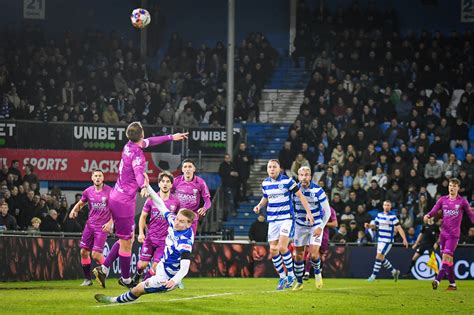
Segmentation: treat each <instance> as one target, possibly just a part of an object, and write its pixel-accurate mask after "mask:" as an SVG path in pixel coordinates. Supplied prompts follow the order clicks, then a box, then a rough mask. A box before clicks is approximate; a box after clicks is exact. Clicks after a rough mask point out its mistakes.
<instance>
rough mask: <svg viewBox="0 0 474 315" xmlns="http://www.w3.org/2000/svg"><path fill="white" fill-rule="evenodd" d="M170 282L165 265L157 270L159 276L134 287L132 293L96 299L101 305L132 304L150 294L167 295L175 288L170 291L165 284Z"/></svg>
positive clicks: (97, 296)
mask: <svg viewBox="0 0 474 315" xmlns="http://www.w3.org/2000/svg"><path fill="white" fill-rule="evenodd" d="M167 280H169V277H168V276H167V275H166V273H165V272H164V268H163V265H161V268H160V267H158V268H157V274H156V275H154V276H153V277H151V278H150V279H148V280H146V281H143V282H140V283H139V284H138V285H136V286H135V287H133V288H132V289H131V290H130V291H128V292H125V293H123V294H121V295H119V296H115V297H112V296H105V295H103V294H96V295H95V296H94V298H95V299H96V301H97V302H100V303H106V304H109V303H130V302H133V301H135V300H137V299H138V298H139V297H140V296H142V295H144V294H149V293H165V292H168V291H171V290H173V289H174V288H171V289H168V288H166V287H165V285H164V283H165V282H166V281H167Z"/></svg>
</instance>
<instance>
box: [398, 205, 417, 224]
mask: <svg viewBox="0 0 474 315" xmlns="http://www.w3.org/2000/svg"><path fill="white" fill-rule="evenodd" d="M398 218H399V220H400V225H401V226H402V228H404V229H405V230H408V229H409V228H411V227H412V226H413V217H412V216H411V215H410V212H409V211H408V209H407V208H406V207H402V208H401V209H400V214H399V216H398Z"/></svg>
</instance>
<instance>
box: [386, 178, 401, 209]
mask: <svg viewBox="0 0 474 315" xmlns="http://www.w3.org/2000/svg"><path fill="white" fill-rule="evenodd" d="M385 199H386V200H389V201H390V202H391V203H392V209H400V207H401V206H403V201H404V196H403V192H402V190H401V189H400V186H398V183H397V182H394V183H393V184H392V186H391V187H390V189H388V190H387V193H386V194H385Z"/></svg>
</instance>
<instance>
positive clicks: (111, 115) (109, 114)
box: [102, 104, 119, 124]
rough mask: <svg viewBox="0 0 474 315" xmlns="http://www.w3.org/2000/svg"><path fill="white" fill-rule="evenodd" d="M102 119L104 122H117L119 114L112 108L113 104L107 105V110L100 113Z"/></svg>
mask: <svg viewBox="0 0 474 315" xmlns="http://www.w3.org/2000/svg"><path fill="white" fill-rule="evenodd" d="M102 121H103V122H104V123H106V124H118V123H119V116H118V114H117V112H116V111H115V109H114V105H112V104H109V105H107V110H105V111H104V113H103V114H102Z"/></svg>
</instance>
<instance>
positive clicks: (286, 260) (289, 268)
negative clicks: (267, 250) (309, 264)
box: [281, 251, 295, 277]
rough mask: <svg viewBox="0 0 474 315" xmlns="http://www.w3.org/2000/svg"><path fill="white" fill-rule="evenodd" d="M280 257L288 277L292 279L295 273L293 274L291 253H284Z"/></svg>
mask: <svg viewBox="0 0 474 315" xmlns="http://www.w3.org/2000/svg"><path fill="white" fill-rule="evenodd" d="M281 256H282V257H283V262H284V263H285V267H286V270H287V271H288V276H291V277H294V276H295V273H294V272H293V257H292V256H291V252H290V251H287V252H286V253H284V254H281Z"/></svg>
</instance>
